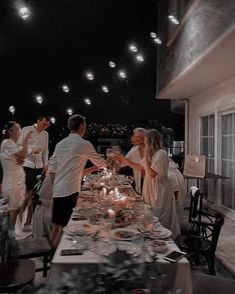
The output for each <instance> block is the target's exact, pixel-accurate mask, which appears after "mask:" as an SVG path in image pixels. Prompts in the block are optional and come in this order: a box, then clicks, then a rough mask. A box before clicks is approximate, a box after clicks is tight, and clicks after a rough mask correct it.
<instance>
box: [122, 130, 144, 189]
mask: <svg viewBox="0 0 235 294" xmlns="http://www.w3.org/2000/svg"><path fill="white" fill-rule="evenodd" d="M145 131H146V130H145V129H144V128H135V129H134V130H133V135H132V137H131V142H132V144H133V145H134V146H133V147H132V148H131V150H130V151H129V152H128V153H127V154H126V156H125V157H127V158H128V159H130V160H131V161H134V162H137V163H139V162H140V161H141V159H142V158H143V156H144V133H145ZM133 174H134V181H135V190H136V192H137V193H138V194H141V192H142V189H141V183H142V181H143V178H144V174H143V172H141V171H139V170H136V169H133Z"/></svg>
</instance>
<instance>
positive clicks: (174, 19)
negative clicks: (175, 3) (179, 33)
mask: <svg viewBox="0 0 235 294" xmlns="http://www.w3.org/2000/svg"><path fill="white" fill-rule="evenodd" d="M168 19H169V20H170V21H171V22H172V23H173V24H175V25H178V24H179V23H180V22H179V21H178V19H177V18H176V17H175V16H174V15H168Z"/></svg>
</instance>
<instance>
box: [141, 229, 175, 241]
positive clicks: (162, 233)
mask: <svg viewBox="0 0 235 294" xmlns="http://www.w3.org/2000/svg"><path fill="white" fill-rule="evenodd" d="M142 232H143V233H144V234H145V235H146V236H148V237H149V238H151V239H165V238H169V237H170V236H171V235H172V232H171V231H170V230H168V229H167V228H163V227H160V228H159V229H156V230H153V231H142Z"/></svg>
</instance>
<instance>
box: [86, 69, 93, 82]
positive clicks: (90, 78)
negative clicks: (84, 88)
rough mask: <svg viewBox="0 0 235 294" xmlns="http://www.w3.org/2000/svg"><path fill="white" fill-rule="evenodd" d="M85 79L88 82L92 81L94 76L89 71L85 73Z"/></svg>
mask: <svg viewBox="0 0 235 294" xmlns="http://www.w3.org/2000/svg"><path fill="white" fill-rule="evenodd" d="M86 77H87V79H88V80H90V81H93V80H94V74H93V73H92V72H90V71H88V72H86Z"/></svg>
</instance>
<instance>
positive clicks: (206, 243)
mask: <svg viewBox="0 0 235 294" xmlns="http://www.w3.org/2000/svg"><path fill="white" fill-rule="evenodd" d="M208 217H209V218H208V219H209V221H198V220H197V221H194V222H193V225H194V228H195V229H194V231H193V232H192V233H190V234H188V235H180V236H179V237H178V238H177V240H176V243H177V245H178V246H179V247H180V249H181V250H183V251H185V252H187V253H188V254H189V255H190V256H189V257H190V258H189V259H190V260H191V261H192V262H193V261H194V260H195V261H196V265H199V262H200V259H199V256H200V255H201V256H204V257H205V259H206V261H207V264H208V269H209V273H210V274H211V275H216V271H215V251H216V247H217V243H218V239H219V235H220V231H221V228H222V226H223V224H224V216H223V215H222V214H221V213H216V214H215V215H214V216H213V215H209V214H208ZM194 257H195V258H194Z"/></svg>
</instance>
